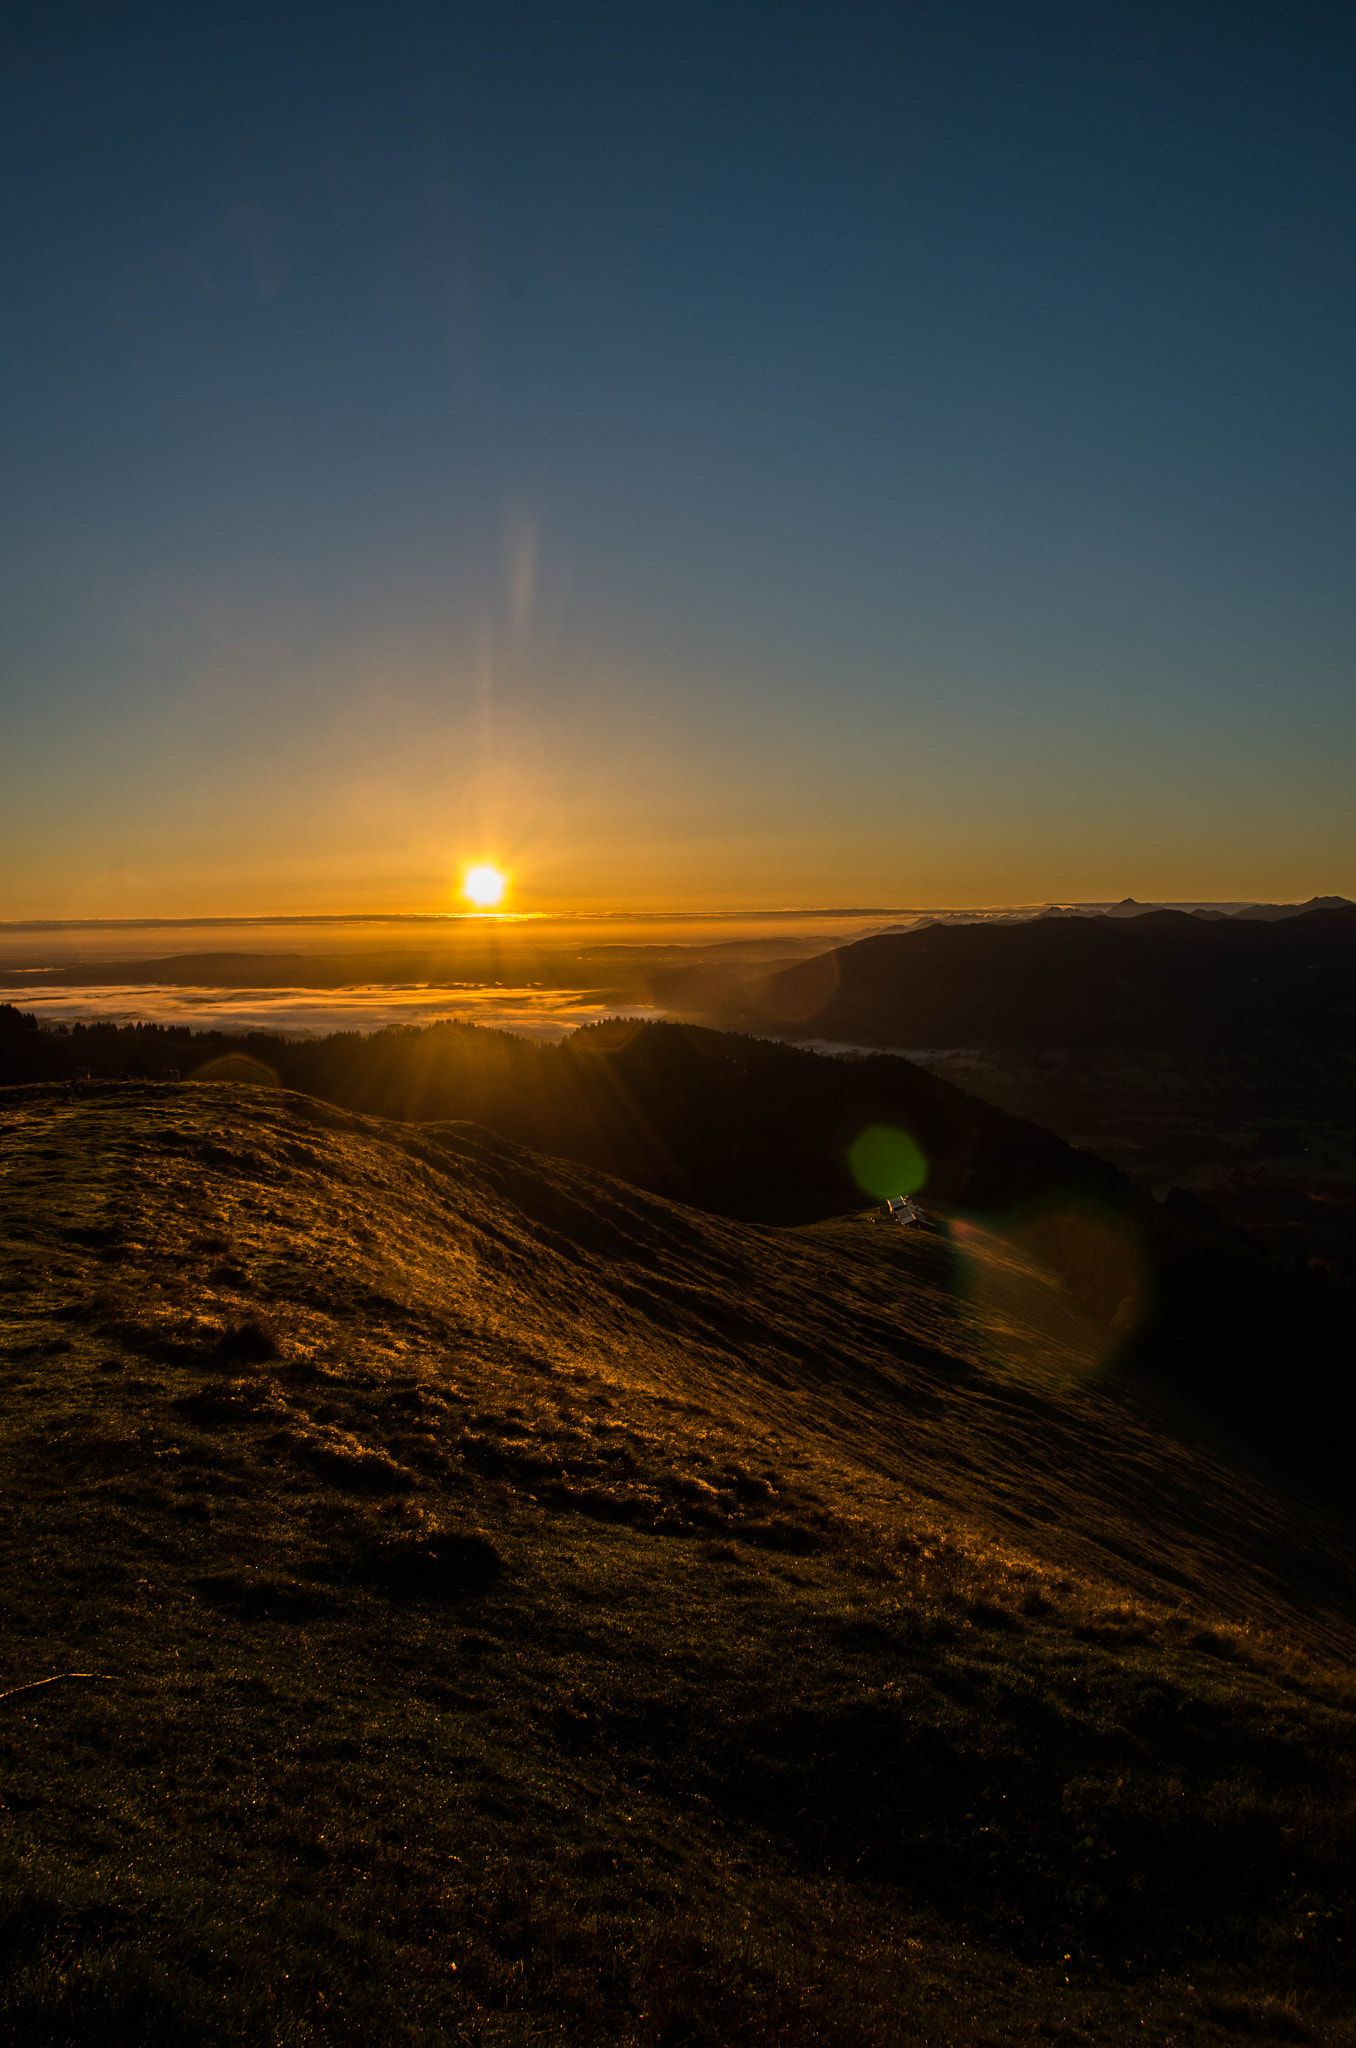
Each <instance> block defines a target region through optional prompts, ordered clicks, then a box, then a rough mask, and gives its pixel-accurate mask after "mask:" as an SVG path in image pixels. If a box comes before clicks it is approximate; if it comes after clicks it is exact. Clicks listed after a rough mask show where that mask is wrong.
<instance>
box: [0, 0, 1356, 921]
mask: <svg viewBox="0 0 1356 2048" xmlns="http://www.w3.org/2000/svg"><path fill="white" fill-rule="evenodd" d="M1351 23H1352V17H1351V16H1350V13H1349V11H1348V10H1345V9H1343V10H1337V9H1321V10H1320V9H1311V8H1305V7H1304V6H1295V5H1286V6H1281V5H1279V4H1274V5H1271V6H1267V7H1248V6H1245V5H1230V6H1224V7H1218V8H1215V7H1191V6H1190V5H1187V6H1180V5H1175V6H1172V7H1170V8H1168V7H1165V8H1162V9H1158V8H1155V7H1152V6H1146V5H1133V6H1126V7H1124V8H1121V9H1117V8H1115V7H1096V8H1090V7H1087V6H1085V5H1077V6H1072V5H1071V6H1068V7H1058V6H1042V5H1040V4H1021V5H1012V6H994V7H982V6H969V5H966V4H964V0H958V4H954V5H937V6H919V7H910V6H907V5H892V6H885V7H854V6H852V5H842V4H838V5H833V6H824V7H766V8H761V7H741V6H739V5H737V4H733V5H724V6H718V7H712V8H704V7H692V6H684V5H673V6H653V7H637V6H628V7H617V8H590V7H588V6H585V5H575V4H572V5H561V6H552V7H531V6H513V5H502V6H492V7H491V6H484V7H477V8H465V9H459V8H457V7H456V6H442V7H413V6H405V5H401V4H400V0H388V4H383V5H381V6H356V7H346V6H344V5H342V4H335V0H330V4H326V5H325V6H323V7H320V6H317V7H314V8H311V7H305V6H291V5H288V4H286V0H273V4H270V5H268V6H266V7H264V6H259V7H254V6H249V5H242V4H236V0H232V4H230V5H229V6H215V5H210V4H195V5H193V6H191V7H176V8H175V9H173V10H171V9H163V10H161V9H157V8H155V7H153V6H148V5H141V6H109V5H103V6H98V7H92V6H91V7H79V6H66V5H62V4H61V0H52V4H50V5H44V6H43V7H41V8H38V7H32V8H31V9H30V10H29V11H28V17H27V18H26V19H25V18H23V17H22V16H21V15H17V14H16V16H15V17H12V18H11V24H10V27H9V30H8V33H7V40H6V42H5V44H4V46H3V86H2V88H0V90H2V92H3V99H2V100H0V129H2V130H3V135H4V145H3V146H4V192H5V211H4V234H5V280H6V293H5V297H6V301H7V310H6V313H5V318H4V324H3V332H2V333H0V357H2V359H3V382H4V389H5V392H6V394H7V402H6V406H5V450H4V462H3V475H4V483H3V539H4V545H3V550H2V551H0V555H2V560H0V579H2V587H0V615H2V618H3V623H2V624H0V663H2V668H0V916H5V917H11V918H13V917H30V916H33V917H36V916H72V917H73V916H86V915H121V914H164V915H191V914H195V913H199V914H207V913H227V912H242V913H243V912H262V911H276V912H279V913H281V912H304V911H310V910H337V909H345V908H353V909H361V908H390V909H426V908H438V907H440V906H442V905H444V904H451V903H453V902H454V901H455V893H454V892H455V888H456V883H457V878H458V875H459V873H460V870H461V867H462V865H463V863H464V862H465V861H467V860H470V859H474V858H481V857H490V858H496V859H499V860H501V861H503V862H505V863H507V864H508V865H509V866H510V867H511V868H512V870H513V873H514V875H515V882H516V890H515V899H514V900H515V901H516V902H517V903H519V904H520V905H522V906H524V907H547V906H553V905H554V906H560V905H606V904H623V905H628V906H635V907H643V906H647V905H675V904H688V905H703V906H705V905H712V906H715V905H722V904H726V905H735V904H740V905H745V904H787V903H794V904H812V903H823V904H843V903H866V904H876V903H881V904H903V903H910V902H918V903H929V904H946V903H951V904H972V903H983V902H1003V901H1013V900H1020V901H1041V900H1044V899H1046V898H1058V899H1062V900H1086V899H1092V898H1102V897H1118V896H1120V895H1123V894H1126V893H1132V894H1134V895H1136V896H1139V897H1141V898H1151V897H1156V896H1168V897H1173V898H1187V897H1223V898H1231V899H1240V898H1249V897H1263V898H1285V897H1295V896H1307V895H1309V894H1310V893H1311V892H1313V891H1318V892H1327V891H1332V890H1340V891H1342V892H1344V893H1347V894H1353V895H1356V832H1353V824H1352V812H1353V805H1352V791H1353V788H1356V687H1353V683H1354V681H1356V678H1353V650H1354V649H1356V573H1353V572H1354V571H1356V561H1354V560H1353V541H1354V540H1356V460H1354V459H1353V458H1354V457H1356V445H1354V444H1356V403H1354V400H1353V364H1354V363H1356V320H1354V319H1353V311H1354V310H1356V244H1354V243H1353V221H1354V219H1356V175H1354V174H1356V123H1353V121H1352V117H1351V108H1352V105H1353V98H1354V94H1353V88H1354V87H1356V62H1353V57H1354V55H1356V38H1354V37H1353V29H1352V25H1351Z"/></svg>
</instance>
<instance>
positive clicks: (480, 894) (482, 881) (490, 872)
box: [461, 865, 508, 910]
mask: <svg viewBox="0 0 1356 2048" xmlns="http://www.w3.org/2000/svg"><path fill="white" fill-rule="evenodd" d="M507 887H508V876H507V875H501V874H500V872H499V870H498V868H492V867H489V866H488V865H483V866H481V867H475V868H467V870H466V875H465V878H464V880H463V882H462V885H461V893H462V895H463V896H464V897H465V898H466V900H467V902H468V903H474V904H475V905H476V906H477V908H478V909H480V910H492V909H493V908H494V906H495V904H496V903H498V902H499V900H500V898H501V897H502V896H503V893H504V891H505V889H507Z"/></svg>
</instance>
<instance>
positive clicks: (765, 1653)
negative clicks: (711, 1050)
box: [0, 1083, 1356, 2048]
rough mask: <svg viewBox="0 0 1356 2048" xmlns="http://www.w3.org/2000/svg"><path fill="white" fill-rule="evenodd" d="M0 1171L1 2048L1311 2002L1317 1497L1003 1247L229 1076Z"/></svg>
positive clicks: (1321, 1952)
mask: <svg viewBox="0 0 1356 2048" xmlns="http://www.w3.org/2000/svg"><path fill="white" fill-rule="evenodd" d="M0 1166H2V1167H3V1171H0V1260H3V1277H2V1279H0V1301H2V1302H3V1304H4V1307H3V1316H4V1322H3V1326H2V1327H3V1363H2V1365H0V1371H2V1372H3V1387H4V1401H3V1408H2V1409H0V1415H2V1416H3V1426H2V1428H0V1460H3V1480H2V1481H0V1483H2V1484H3V1489H4V1498H5V1500H6V1503H7V1507H8V1510H9V1512H8V1514H7V1517H6V1520H5V1523H4V1525H3V1538H2V1539H0V1540H3V1543H4V1548H5V1569H4V1578H3V1596H2V1597H3V1603H4V1607H3V1620H4V1635H3V1638H2V1639H0V1640H2V1641H3V1665H2V1666H0V1670H2V1671H3V1684H0V1691H4V1690H5V1688H9V1689H10V1690H9V1692H8V1696H7V1697H5V1698H4V1699H3V1700H0V1799H3V1805H4V1812H3V1830H4V1832H3V1849H2V1851H0V1971H2V1973H3V1974H2V1976H0V1986H2V1988H0V2013H3V2015H4V2024H5V2029H6V2034H7V2038H10V2039H13V2040H16V2041H21V2042H22V2041H33V2042H37V2041H42V2042H51V2041H72V2042H74V2041H80V2042H85V2041H88V2040H90V2039H95V2038H97V2039H100V2040H105V2041H115V2042H116V2041H127V2042H138V2043H140V2042H142V2041H144V2040H146V2039H148V2038H151V2037H153V2036H154V2037H163V2038H166V2039H169V2040H191V2041H199V2040H222V2041H225V2040H228V2039H229V2040H232V2041H240V2040H246V2041H261V2042H265V2041H266V2042H273V2041H278V2042H283V2041H286V2042H309V2041H336V2042H338V2041H343V2042H349V2041H373V2042H377V2041H380V2042H387V2041H390V2042H401V2043H407V2042H443V2041H448V2042H454V2041H455V2042H467V2041H469V2042H487V2043H491V2042H493V2043H498V2042H505V2043H507V2042H524V2043H525V2042H545V2041H561V2042H566V2041H568V2042H580V2041H582V2042H594V2041H597V2042H600V2043H601V2042H615V2043H630V2042H636V2043H640V2042H644V2043H656V2044H657V2043H679V2042H684V2043H710V2044H712V2048H715V2044H718V2043H719V2044H725V2043H730V2042H735V2041H739V2042H753V2043H767V2044H772V2043H777V2044H791V2043H811V2042H814V2043H821V2042H825V2043H843V2044H847V2043H852V2044H864V2043H868V2042H869V2043H873V2044H875V2043H889V2042H893V2041H914V2040H917V2041H926V2042H939V2043H940V2042H966V2043H968V2042H975V2043H980V2042H989V2043H994V2042H1007V2041H1018V2040H1021V2041H1026V2040H1031V2039H1037V2040H1040V2039H1044V2040H1055V2041H1069V2042H1080V2041H1098V2042H1102V2041H1125V2040H1130V2039H1134V2040H1136V2041H1143V2040H1145V2039H1151V2040H1156V2041H1163V2042H1167V2041H1179V2042H1181V2041H1198V2040H1199V2041H1229V2040H1235V2039H1246V2040H1250V2041H1263V2042H1266V2041H1293V2040H1314V2041H1318V2042H1328V2043H1337V2042H1340V2041H1343V2040H1346V2039H1348V2038H1350V2035H1349V2032H1348V2031H1347V2020H1348V2017H1349V2015H1350V2011H1351V2004H1352V2001H1351V1990H1352V1982H1353V1978H1352V1973H1351V1970H1350V1965H1349V1961H1348V1957H1349V1951H1350V1946H1351V1941H1352V1936H1353V1930H1352V1924H1351V1906H1352V1903H1353V1897H1352V1893H1353V1887H1352V1867H1351V1850H1352V1842H1353V1834H1356V1782H1354V1781H1353V1773H1352V1766H1351V1758H1352V1755H1353V1742H1352V1737H1353V1733H1356V1693H1354V1692H1353V1687H1352V1684H1351V1680H1350V1676H1349V1671H1350V1658H1351V1654H1352V1648H1353V1640H1354V1631H1353V1622H1354V1621H1356V1615H1354V1613H1353V1605H1352V1567H1353V1561H1354V1559H1356V1545H1354V1544H1353V1540H1352V1532H1351V1529H1350V1526H1349V1525H1348V1524H1347V1523H1345V1522H1344V1521H1342V1520H1341V1519H1340V1518H1339V1517H1337V1516H1336V1514H1335V1513H1334V1512H1332V1511H1330V1510H1328V1509H1325V1508H1324V1507H1323V1506H1322V1505H1321V1504H1320V1503H1318V1502H1317V1501H1315V1500H1314V1499H1312V1498H1309V1497H1307V1496H1305V1495H1304V1494H1303V1493H1302V1492H1300V1491H1297V1490H1295V1489H1293V1488H1290V1487H1287V1486H1286V1485H1284V1484H1283V1483H1282V1482H1281V1481H1279V1480H1278V1479H1277V1478H1276V1477H1275V1476H1274V1475H1269V1474H1268V1472H1267V1471H1266V1470H1265V1469H1264V1468H1263V1467H1261V1466H1260V1464H1259V1463H1258V1462H1257V1461H1256V1460H1255V1459H1254V1458H1252V1457H1251V1456H1250V1455H1249V1454H1247V1453H1245V1452H1243V1451H1241V1450H1240V1449H1239V1448H1238V1447H1237V1446H1236V1445H1234V1444H1232V1443H1231V1441H1230V1440H1229V1439H1228V1438H1227V1437H1226V1436H1223V1435H1220V1434H1217V1433H1216V1432H1215V1431H1214V1430H1213V1429H1212V1428H1211V1427H1210V1425H1208V1424H1207V1423H1206V1422H1204V1421H1202V1420H1201V1419H1200V1418H1199V1417H1198V1416H1196V1415H1195V1414H1193V1413H1192V1412H1191V1411H1189V1410H1187V1409H1185V1408H1179V1407H1176V1406H1174V1405H1173V1404H1172V1402H1171V1401H1170V1400H1169V1399H1168V1398H1167V1397H1166V1396H1165V1395H1163V1394H1161V1393H1155V1392H1153V1391H1152V1390H1148V1389H1146V1388H1144V1387H1141V1386H1138V1385H1137V1384H1135V1383H1134V1382H1132V1381H1130V1380H1127V1379H1125V1378H1124V1377H1121V1378H1120V1379H1116V1380H1112V1379H1109V1378H1108V1377H1107V1376H1106V1359H1107V1357H1108V1353H1109V1348H1110V1337H1109V1332H1108V1330H1107V1328H1106V1327H1104V1326H1103V1325H1102V1324H1100V1323H1099V1322H1098V1321H1097V1319H1096V1317H1095V1316H1093V1315H1091V1314H1089V1313H1088V1312H1086V1311H1085V1310H1084V1309H1082V1308H1081V1307H1079V1306H1078V1304H1077V1303H1075V1302H1074V1301H1073V1299H1072V1297H1071V1296H1070V1295H1069V1294H1068V1292H1067V1291H1066V1290H1064V1289H1061V1288H1060V1287H1059V1286H1058V1285H1056V1284H1055V1283H1053V1282H1052V1281H1051V1279H1050V1277H1049V1275H1048V1271H1047V1270H1046V1268H1045V1267H1044V1266H1043V1265H1041V1264H1038V1263H1037V1262H1036V1259H1035V1258H1034V1257H1033V1255H1032V1247H1031V1246H1030V1245H1028V1246H1027V1248H1025V1249H1023V1248H1022V1246H1021V1245H1020V1244H1019V1243H1018V1242H1016V1241H1014V1240H1013V1239H1012V1238H1010V1237H1004V1236H1001V1235H998V1234H997V1233H995V1232H993V1231H991V1230H988V1229H981V1228H980V1227H979V1226H978V1225H976V1224H975V1223H974V1222H973V1221H971V1222H966V1221H964V1220H963V1219H961V1218H957V1219H956V1222H955V1227H954V1230H953V1232H952V1234H951V1236H950V1237H949V1238H940V1237H927V1236H910V1235H909V1234H907V1233H905V1232H902V1231H899V1230H897V1229H895V1228H894V1227H893V1226H889V1225H886V1224H883V1223H881V1222H880V1221H878V1220H876V1219H875V1218H874V1217H873V1216H872V1215H870V1214H869V1213H865V1212H863V1213H859V1214H851V1215H843V1216H840V1217H838V1218H835V1219H830V1220H828V1221H825V1222H823V1223H820V1224H818V1225H815V1226H812V1227H802V1228H797V1229H783V1230H774V1229H769V1228H766V1227H759V1226H755V1225H752V1224H748V1223H740V1222H737V1221H733V1220H724V1219H721V1218H718V1217H715V1216H711V1215H707V1214H702V1213H699V1212H697V1211H696V1210H693V1209H690V1208H684V1207H681V1206H679V1205H677V1204H675V1203H672V1202H670V1201H667V1200H664V1199H662V1198H660V1197H657V1196H654V1195H651V1194H647V1193H644V1192H641V1191H640V1190H638V1189H636V1188H634V1187H630V1186H626V1185H623V1184H621V1183H619V1182H617V1181H613V1180H608V1179H607V1178H605V1177H603V1176H601V1175H599V1174H596V1173H593V1172H590V1171H588V1170H586V1169H584V1168H580V1167H577V1166H572V1165H569V1164H566V1163H564V1162H563V1161H560V1160H556V1159H547V1158H543V1157H541V1156H538V1155H534V1154H532V1153H529V1152H526V1151H524V1150H522V1149H521V1148H519V1147H518V1146H516V1145H514V1144H513V1143H511V1142H509V1141H507V1140H505V1139H503V1138H498V1137H494V1136H491V1135H490V1134H488V1133H487V1132H486V1131H484V1130H481V1129H477V1128H475V1127H472V1126H468V1125H464V1124H463V1125H447V1124H425V1125H422V1126H419V1127H411V1126H409V1125H396V1124H389V1123H383V1122H380V1121H378V1120H376V1119H374V1118H369V1117H365V1116H361V1115H358V1114H354V1113H349V1112H345V1111H343V1110H340V1109H336V1108H333V1107H329V1106H326V1105H325V1104H323V1103H320V1102H318V1101H316V1100H314V1099H307V1098H305V1097H302V1096H298V1095H295V1094H287V1093H284V1092H281V1091H260V1090H253V1089H240V1088H235V1087H231V1086H225V1085H216V1086H203V1085H200V1086H196V1087H194V1086H188V1085H184V1086H181V1087H174V1086H153V1085H146V1084H139V1083H127V1084H123V1085H112V1086H108V1087H94V1088H91V1089H88V1090H86V1091H83V1092H81V1093H79V1094H77V1095H76V1096H75V1097H74V1098H73V1099H70V1100H68V1099H65V1097H64V1095H63V1092H62V1091H61V1090H59V1089H53V1088H44V1087H33V1088H28V1089H15V1090H10V1091H8V1092H7V1093H6V1094H5V1095H3V1096H0ZM1036 1249H1037V1250H1038V1249H1039V1247H1036ZM64 1672H77V1673H87V1674H93V1676H92V1677H90V1678H87V1679H84V1680H79V1679H71V1680H68V1681H67V1682H65V1683H63V1684H58V1685H55V1686H52V1687H49V1688H41V1689H39V1690H36V1691H17V1692H16V1691H14V1690H13V1688H22V1687H24V1686H27V1685H31V1684H34V1683H35V1682H37V1681H40V1680H42V1679H44V1678H46V1677H48V1676H51V1675H54V1674H58V1673H64Z"/></svg>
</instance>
